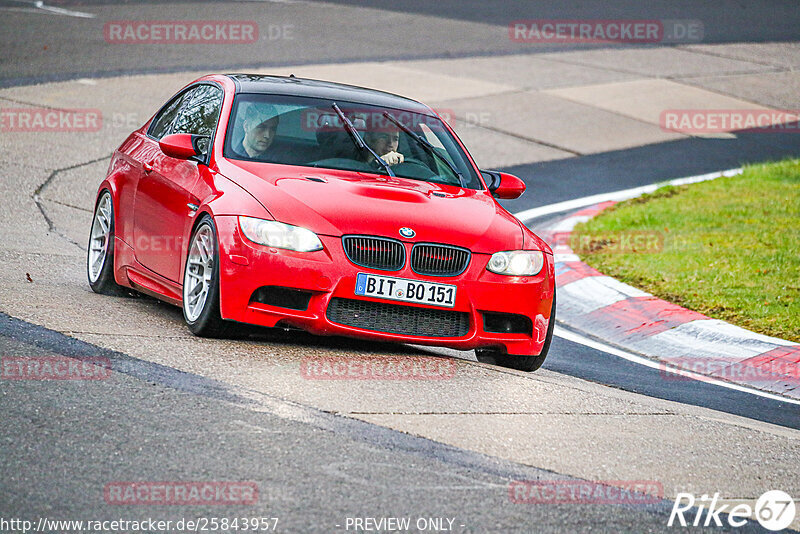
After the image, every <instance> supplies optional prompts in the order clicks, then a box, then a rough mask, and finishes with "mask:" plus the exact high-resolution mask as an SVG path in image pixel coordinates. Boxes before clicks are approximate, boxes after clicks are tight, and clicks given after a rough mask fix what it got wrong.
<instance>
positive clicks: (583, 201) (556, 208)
mask: <svg viewBox="0 0 800 534" xmlns="http://www.w3.org/2000/svg"><path fill="white" fill-rule="evenodd" d="M741 173H742V169H741V167H740V168H738V169H729V170H727V171H722V172H710V173H708V174H700V175H698V176H688V177H686V178H677V179H675V180H669V181H666V182H660V183H656V184H650V185H644V186H641V187H634V188H632V189H624V190H622V191H614V192H612V193H600V194H598V195H591V196H588V197H583V198H576V199H573V200H566V201H564V202H556V203H555V204H549V205H547V206H541V207H538V208H531V209H529V210H525V211H521V212H519V213H515V214H514V216H515V217H516V218H517V219H519V220H520V221H522V222H525V221H530V220H531V219H536V218H538V217H542V216H543V215H550V214H551V213H560V212H562V211H567V210H574V209H578V208H584V207H586V206H591V205H592V204H598V203H600V202H607V201H609V200H616V201H620V200H628V199H629V198H634V197H638V196H639V195H642V194H644V193H652V192H653V191H655V190H656V189H658V188H659V187H663V186H665V185H686V184H694V183H697V182H705V181H706V180H713V179H714V178H719V177H720V176H735V175H737V174H741Z"/></svg>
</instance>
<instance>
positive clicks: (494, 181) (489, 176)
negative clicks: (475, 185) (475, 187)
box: [481, 171, 525, 200]
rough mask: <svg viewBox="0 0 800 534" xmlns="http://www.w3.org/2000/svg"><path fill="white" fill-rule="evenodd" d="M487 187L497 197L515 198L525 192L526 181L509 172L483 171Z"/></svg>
mask: <svg viewBox="0 0 800 534" xmlns="http://www.w3.org/2000/svg"><path fill="white" fill-rule="evenodd" d="M481 175H482V176H483V179H484V180H486V187H488V188H489V192H490V193H491V194H492V196H494V197H495V198H502V199H505V200H513V199H515V198H519V197H520V196H522V193H524V192H525V182H523V181H522V180H520V179H519V178H517V177H516V176H514V175H513V174H508V173H507V172H499V171H481Z"/></svg>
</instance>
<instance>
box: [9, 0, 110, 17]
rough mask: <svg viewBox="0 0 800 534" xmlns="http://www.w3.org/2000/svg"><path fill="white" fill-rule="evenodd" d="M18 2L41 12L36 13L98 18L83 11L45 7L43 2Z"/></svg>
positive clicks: (21, 0)
mask: <svg viewBox="0 0 800 534" xmlns="http://www.w3.org/2000/svg"><path fill="white" fill-rule="evenodd" d="M16 1H17V2H19V3H21V4H28V5H30V6H31V7H33V8H35V9H37V10H39V11H36V12H40V11H45V12H47V13H52V14H54V15H64V16H65V17H78V18H82V19H93V18H95V17H96V16H97V15H95V14H94V13H84V12H83V11H71V10H69V9H64V8H61V7H54V6H48V5H45V3H44V2H42V1H41V0H36V1H25V0H16Z"/></svg>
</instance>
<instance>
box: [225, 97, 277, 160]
mask: <svg viewBox="0 0 800 534" xmlns="http://www.w3.org/2000/svg"><path fill="white" fill-rule="evenodd" d="M279 120H280V119H279V118H278V113H277V111H276V110H275V108H274V107H273V106H272V105H270V104H262V103H258V102H254V103H252V104H250V105H249V106H248V107H247V110H245V113H244V121H243V122H242V127H243V129H244V137H243V138H242V140H241V141H239V142H238V143H236V144H235V145H234V146H233V151H234V152H236V153H237V154H238V155H240V156H242V157H244V158H251V159H259V160H264V161H273V160H275V159H276V158H277V156H278V153H277V151H276V150H275V148H274V147H273V145H272V142H273V141H274V140H275V132H276V131H277V129H278V122H279ZM270 147H273V149H272V150H270Z"/></svg>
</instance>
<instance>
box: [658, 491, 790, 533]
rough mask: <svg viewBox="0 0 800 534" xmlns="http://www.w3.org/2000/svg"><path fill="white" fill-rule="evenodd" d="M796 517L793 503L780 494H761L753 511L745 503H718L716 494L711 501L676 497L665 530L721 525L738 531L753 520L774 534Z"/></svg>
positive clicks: (688, 494) (702, 498) (680, 495)
mask: <svg viewBox="0 0 800 534" xmlns="http://www.w3.org/2000/svg"><path fill="white" fill-rule="evenodd" d="M796 513H797V510H796V507H795V503H794V500H792V498H791V496H789V494H788V493H786V492H784V491H780V490H771V491H768V492H766V493H764V494H763V495H762V496H761V497H759V498H758V500H757V501H756V504H755V507H752V506H751V505H750V504H746V503H740V504H736V505H732V504H731V503H721V502H720V498H719V493H715V494H714V496H713V497H711V498H709V496H708V495H703V496H702V497H700V498H697V497H695V496H694V495H692V494H691V493H678V495H677V497H676V498H675V504H674V505H673V507H672V512H671V513H670V515H669V521H668V522H667V526H670V527H671V526H673V525H676V526H677V525H680V526H682V527H687V526H694V527H699V526H703V527H709V526H711V527H715V526H716V527H721V526H723V522H727V523H728V524H729V525H730V526H732V527H742V526H744V525H746V524H747V519H749V518H755V519H756V520H757V521H758V522H759V524H760V525H761V526H762V527H764V528H765V529H767V530H771V531H778V530H783V529H785V528H787V527H788V526H789V525H791V524H792V522H793V521H794V518H795V514H796ZM723 514H724V516H723ZM676 520H677V521H676Z"/></svg>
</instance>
